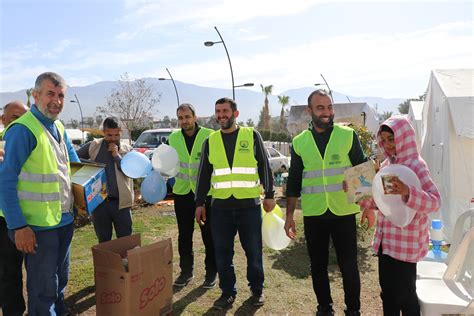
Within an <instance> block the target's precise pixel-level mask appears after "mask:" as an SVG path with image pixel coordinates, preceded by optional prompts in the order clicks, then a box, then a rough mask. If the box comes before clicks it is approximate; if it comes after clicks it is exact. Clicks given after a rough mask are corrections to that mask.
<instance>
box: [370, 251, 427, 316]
mask: <svg viewBox="0 0 474 316" xmlns="http://www.w3.org/2000/svg"><path fill="white" fill-rule="evenodd" d="M379 283H380V288H381V289H382V292H381V293H380V297H381V298H382V303H383V314H384V315H385V316H391V315H397V316H398V315H400V311H401V312H402V315H404V316H405V315H407V316H412V315H420V305H419V303H418V296H417V295H416V263H412V262H404V261H400V260H397V259H394V258H392V257H390V256H387V255H384V254H382V252H381V249H380V250H379Z"/></svg>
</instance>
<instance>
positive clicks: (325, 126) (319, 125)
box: [311, 114, 334, 130]
mask: <svg viewBox="0 0 474 316" xmlns="http://www.w3.org/2000/svg"><path fill="white" fill-rule="evenodd" d="M311 117H312V119H313V124H314V125H315V126H316V127H317V128H320V129H323V130H327V129H328V128H329V127H331V126H333V125H334V115H331V116H330V117H329V121H328V122H327V123H326V122H323V121H321V120H320V119H319V117H317V116H316V115H314V114H312V115H311Z"/></svg>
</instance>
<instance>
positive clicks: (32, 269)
mask: <svg viewBox="0 0 474 316" xmlns="http://www.w3.org/2000/svg"><path fill="white" fill-rule="evenodd" d="M73 231H74V228H73V224H69V225H66V226H62V227H58V228H55V229H50V230H43V231H35V236H36V243H37V245H38V246H37V247H36V253H34V254H27V255H25V267H26V274H27V282H26V286H27V289H28V315H29V316H43V315H61V316H62V315H65V314H66V305H65V304H64V292H65V291H66V285H67V282H68V280H69V259H70V253H71V241H72V235H73ZM9 235H10V237H11V238H12V240H13V239H14V232H13V231H9Z"/></svg>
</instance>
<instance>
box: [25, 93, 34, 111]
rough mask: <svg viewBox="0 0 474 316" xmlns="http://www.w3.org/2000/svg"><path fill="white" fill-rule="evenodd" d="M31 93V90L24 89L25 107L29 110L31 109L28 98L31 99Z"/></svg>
mask: <svg viewBox="0 0 474 316" xmlns="http://www.w3.org/2000/svg"><path fill="white" fill-rule="evenodd" d="M32 92H33V88H29V89H26V106H27V107H29V108H30V107H31V102H30V98H31V93H32Z"/></svg>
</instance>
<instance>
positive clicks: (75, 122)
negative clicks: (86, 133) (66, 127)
mask: <svg viewBox="0 0 474 316" xmlns="http://www.w3.org/2000/svg"><path fill="white" fill-rule="evenodd" d="M69 124H71V127H72V128H74V129H76V128H78V127H79V121H78V120H75V119H73V118H72V119H71V121H70V123H69Z"/></svg>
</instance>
